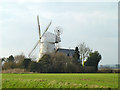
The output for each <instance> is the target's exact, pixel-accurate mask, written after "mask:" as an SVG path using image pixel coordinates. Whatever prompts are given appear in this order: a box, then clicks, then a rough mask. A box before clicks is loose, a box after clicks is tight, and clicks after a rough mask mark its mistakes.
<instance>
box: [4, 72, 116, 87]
mask: <svg viewBox="0 0 120 90" xmlns="http://www.w3.org/2000/svg"><path fill="white" fill-rule="evenodd" d="M2 88H118V74H113V73H112V74H105V73H104V74H99V73H96V74H2Z"/></svg>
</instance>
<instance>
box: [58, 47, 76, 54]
mask: <svg viewBox="0 0 120 90" xmlns="http://www.w3.org/2000/svg"><path fill="white" fill-rule="evenodd" d="M57 52H61V53H65V54H66V55H69V56H73V54H74V52H75V50H74V49H63V48H58V49H57Z"/></svg>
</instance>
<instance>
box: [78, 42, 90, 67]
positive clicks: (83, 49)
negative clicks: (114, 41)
mask: <svg viewBox="0 0 120 90" xmlns="http://www.w3.org/2000/svg"><path fill="white" fill-rule="evenodd" d="M78 48H79V52H80V59H81V60H82V64H83V65H84V60H85V59H86V58H87V57H88V56H89V53H90V52H92V50H91V49H90V48H89V47H88V46H87V45H86V44H85V43H84V42H83V43H80V44H79V45H78Z"/></svg>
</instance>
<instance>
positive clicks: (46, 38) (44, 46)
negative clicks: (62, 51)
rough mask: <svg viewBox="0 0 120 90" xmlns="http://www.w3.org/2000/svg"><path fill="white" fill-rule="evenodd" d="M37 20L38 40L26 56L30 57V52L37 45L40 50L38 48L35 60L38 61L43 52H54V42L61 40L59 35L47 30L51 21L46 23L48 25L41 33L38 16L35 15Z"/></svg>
mask: <svg viewBox="0 0 120 90" xmlns="http://www.w3.org/2000/svg"><path fill="white" fill-rule="evenodd" d="M37 21H38V30H39V40H38V42H37V43H36V45H35V47H34V48H33V49H32V51H31V52H30V53H29V55H28V56H29V57H30V56H31V54H32V52H33V51H34V50H35V48H36V47H37V46H38V45H39V47H40V50H39V57H38V60H37V61H39V60H40V59H41V57H42V56H43V55H44V54H48V53H53V52H55V51H56V46H55V44H56V43H59V42H61V39H60V35H57V34H54V33H51V32H47V30H48V28H49V27H50V25H51V23H52V22H51V21H50V23H49V24H48V26H47V27H46V29H45V31H44V32H43V34H42V35H41V30H40V24H39V16H37Z"/></svg>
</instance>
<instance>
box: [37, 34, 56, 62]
mask: <svg viewBox="0 0 120 90" xmlns="http://www.w3.org/2000/svg"><path fill="white" fill-rule="evenodd" d="M56 37H57V36H56V35H55V34H53V33H50V32H46V33H45V34H44V36H43V37H42V38H41V43H40V52H39V58H38V61H39V60H40V59H41V57H42V56H43V55H44V54H48V53H53V52H55V51H56V47H55V42H56Z"/></svg>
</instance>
